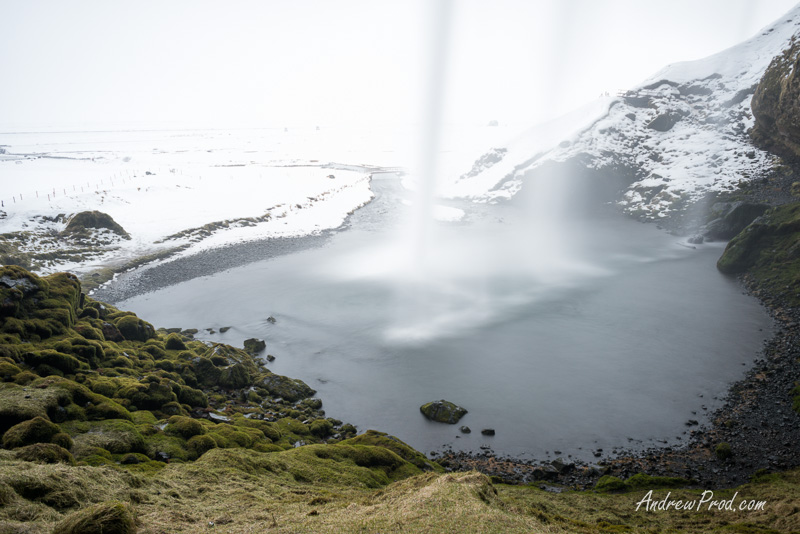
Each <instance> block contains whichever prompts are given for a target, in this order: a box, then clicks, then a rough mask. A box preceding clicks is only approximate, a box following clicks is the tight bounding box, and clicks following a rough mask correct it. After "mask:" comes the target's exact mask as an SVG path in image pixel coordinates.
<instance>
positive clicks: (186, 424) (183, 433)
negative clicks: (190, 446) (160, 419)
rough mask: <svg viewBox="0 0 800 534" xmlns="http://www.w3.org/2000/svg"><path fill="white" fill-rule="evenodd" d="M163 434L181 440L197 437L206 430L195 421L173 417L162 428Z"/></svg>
mask: <svg viewBox="0 0 800 534" xmlns="http://www.w3.org/2000/svg"><path fill="white" fill-rule="evenodd" d="M164 432H166V433H167V434H171V435H174V436H180V437H182V438H183V439H189V438H191V437H193V436H199V435H201V434H205V433H206V428H205V426H203V425H202V424H201V423H200V421H198V420H197V419H192V418H191V417H183V416H180V415H175V416H172V417H170V418H169V423H168V424H167V426H166V427H165V428H164Z"/></svg>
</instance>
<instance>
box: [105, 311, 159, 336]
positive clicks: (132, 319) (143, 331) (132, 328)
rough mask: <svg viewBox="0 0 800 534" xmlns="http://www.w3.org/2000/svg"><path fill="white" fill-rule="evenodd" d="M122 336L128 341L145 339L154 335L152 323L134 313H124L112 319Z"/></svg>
mask: <svg viewBox="0 0 800 534" xmlns="http://www.w3.org/2000/svg"><path fill="white" fill-rule="evenodd" d="M114 325H115V326H116V327H117V329H118V330H119V332H120V334H121V335H122V337H124V338H125V339H127V340H130V341H147V340H148V339H150V338H152V337H153V336H154V335H155V329H154V328H153V325H151V324H150V323H148V322H145V321H143V320H141V319H139V318H138V317H136V316H135V315H125V316H123V317H119V318H117V319H116V320H115V321H114Z"/></svg>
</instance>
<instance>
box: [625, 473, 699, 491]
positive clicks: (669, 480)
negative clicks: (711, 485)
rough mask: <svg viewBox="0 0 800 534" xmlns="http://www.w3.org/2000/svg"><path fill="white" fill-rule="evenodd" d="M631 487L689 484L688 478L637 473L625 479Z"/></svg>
mask: <svg viewBox="0 0 800 534" xmlns="http://www.w3.org/2000/svg"><path fill="white" fill-rule="evenodd" d="M625 484H626V485H627V486H629V487H630V488H632V489H655V488H681V487H684V486H687V485H689V484H690V481H689V480H686V479H685V478H678V477H657V476H650V475H646V474H644V473H637V474H635V475H633V476H632V477H630V478H629V479H627V480H625Z"/></svg>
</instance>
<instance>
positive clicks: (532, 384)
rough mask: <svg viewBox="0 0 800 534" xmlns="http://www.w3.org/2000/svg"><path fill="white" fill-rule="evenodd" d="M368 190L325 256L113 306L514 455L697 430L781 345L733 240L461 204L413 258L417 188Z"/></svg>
mask: <svg viewBox="0 0 800 534" xmlns="http://www.w3.org/2000/svg"><path fill="white" fill-rule="evenodd" d="M373 189H374V190H375V191H376V199H375V201H374V202H372V203H371V204H370V205H368V206H367V207H365V208H363V209H362V210H359V211H358V212H357V213H356V214H355V215H354V216H353V217H352V218H351V220H350V223H349V228H348V229H347V230H346V231H342V232H339V233H336V234H334V235H333V236H332V237H330V239H327V240H324V241H321V245H319V246H314V247H311V248H306V249H304V250H298V251H297V252H293V253H290V254H284V255H281V256H277V257H272V258H267V259H264V260H262V261H256V262H253V263H249V264H247V265H244V266H241V267H237V268H234V269H229V270H227V271H224V272H219V273H216V274H213V275H211V276H205V277H200V278H195V279H192V280H188V281H185V282H182V283H179V284H176V285H173V286H170V287H166V288H163V289H159V290H158V291H155V292H151V293H146V294H142V295H138V296H135V297H133V298H129V299H127V300H124V301H122V302H118V303H117V306H118V307H120V308H121V309H127V310H132V311H134V312H136V313H137V314H139V315H140V316H141V317H144V318H145V319H146V320H148V321H150V322H152V323H153V324H155V325H156V326H163V327H182V328H199V329H204V328H214V329H215V330H218V329H219V327H222V326H230V327H231V329H230V330H228V331H227V332H226V333H225V334H219V333H217V334H213V335H211V334H206V335H204V336H203V337H204V338H205V339H208V340H214V341H222V342H226V343H231V344H234V345H238V346H241V342H242V341H243V340H244V339H246V338H249V337H258V338H262V339H265V340H266V341H267V352H268V353H269V354H272V355H274V356H276V360H275V361H274V362H273V363H270V364H269V368H270V369H271V370H273V371H274V372H276V373H280V374H285V375H288V376H291V377H295V378H300V379H302V380H304V381H305V382H307V383H308V384H309V385H310V386H312V387H313V388H315V389H316V390H318V396H319V397H320V398H321V399H322V400H323V402H324V408H325V410H326V412H327V414H328V416H330V417H335V418H338V419H342V420H345V421H348V422H351V423H353V424H355V425H357V426H358V427H359V429H360V430H366V429H368V428H374V429H378V430H382V431H386V432H389V433H391V434H394V435H396V436H398V437H400V438H401V439H403V440H405V441H406V442H408V443H409V444H411V445H412V446H414V447H416V448H418V449H420V450H422V451H425V452H428V451H431V450H441V449H442V448H445V447H452V448H454V449H460V450H469V451H477V450H479V447H480V446H482V445H488V446H490V447H491V448H492V449H493V450H494V451H495V452H497V453H499V454H507V455H513V456H515V457H518V458H543V457H546V456H547V455H548V454H550V455H553V454H554V452H553V451H555V450H558V451H561V454H562V455H567V454H571V455H573V456H574V457H578V458H585V459H590V458H592V456H591V450H593V449H597V448H603V449H605V450H606V451H609V450H611V449H612V448H613V447H615V446H624V447H631V446H634V447H644V446H649V445H653V444H657V443H664V442H667V443H674V442H678V441H680V440H681V439H686V432H687V431H688V427H687V426H686V425H685V423H686V422H687V420H690V419H695V420H698V421H700V422H701V423H702V422H704V421H706V420H707V416H706V414H707V413H708V412H709V411H710V410H711V409H713V408H714V407H716V406H718V405H719V401H717V400H715V398H716V397H720V396H722V395H724V393H725V391H726V390H727V387H728V386H729V385H730V383H731V382H733V381H735V380H737V379H739V378H741V377H742V376H743V374H744V372H745V371H746V369H747V367H748V366H749V365H750V364H751V363H752V361H753V360H754V359H755V357H756V356H757V353H758V351H759V349H760V348H761V346H762V343H763V341H764V340H765V339H767V338H768V337H769V335H770V321H769V319H768V317H767V316H766V314H765V313H764V311H763V310H762V308H761V307H760V306H759V304H758V303H757V302H756V301H755V300H754V299H752V298H750V297H747V296H745V295H743V294H742V290H741V288H740V287H739V285H738V284H737V283H736V282H735V281H733V280H731V279H729V278H726V277H724V276H722V275H720V274H719V273H718V272H717V270H716V269H715V266H714V265H715V262H716V260H717V258H718V257H719V255H720V254H721V252H722V246H723V245H722V244H706V245H700V246H697V247H695V248H690V247H687V246H686V245H685V244H682V243H680V242H679V238H676V237H674V236H671V235H669V234H667V233H666V232H663V231H661V230H659V229H658V228H656V227H655V226H654V225H650V224H641V223H638V222H635V221H632V220H630V219H627V218H624V217H622V216H619V215H617V214H615V213H613V211H612V210H596V211H594V212H592V213H591V214H589V215H585V216H581V217H575V216H570V217H569V218H568V219H567V218H564V219H561V220H556V221H555V222H552V221H551V222H548V221H546V220H543V219H541V218H537V217H531V214H530V211H531V207H530V206H527V207H524V206H520V205H518V204H516V205H515V204H513V203H508V204H500V205H474V204H468V203H461V204H452V205H451V207H457V208H460V209H463V210H464V211H465V213H466V215H465V217H464V219H463V220H462V221H459V222H454V223H453V222H451V223H447V224H440V225H435V226H431V227H430V228H428V229H426V233H427V234H426V238H425V239H424V241H425V244H424V247H425V250H424V253H423V254H422V255H420V249H419V243H418V241H419V240H416V241H417V243H416V245H415V244H413V243H414V242H415V240H414V239H413V238H408V236H407V235H406V232H405V228H406V227H407V226H408V225H407V216H408V212H409V208H408V201H409V199H408V198H407V195H408V193H407V192H406V191H405V190H403V188H402V187H400V185H399V183H398V181H397V180H395V179H376V180H374V181H373ZM542 211H545V212H546V211H547V210H544V209H543V210H542ZM548 217H549V216H548ZM409 243H411V244H409ZM131 276H136V274H135V273H134V274H133V275H131ZM118 283H125V280H124V278H123V279H121V280H119V281H118ZM270 316H272V317H275V318H276V319H277V321H276V322H275V323H274V324H272V323H270V322H268V321H267V317H270ZM437 399H447V400H450V401H452V402H455V403H457V404H459V405H461V406H464V407H465V408H467V410H468V411H469V413H468V414H467V415H466V416H465V417H464V418H463V419H462V420H461V422H460V423H459V425H455V426H453V425H445V424H440V423H433V422H430V421H427V420H426V419H425V418H424V417H423V416H422V415H421V414H420V412H419V407H420V405H422V404H423V403H425V402H428V401H432V400H437ZM460 425H467V426H469V427H470V428H471V429H472V433H471V434H462V433H461V432H459V430H458V427H459V426H460ZM483 428H493V429H495V430H496V435H495V436H493V437H487V436H482V435H481V433H480V430H481V429H483Z"/></svg>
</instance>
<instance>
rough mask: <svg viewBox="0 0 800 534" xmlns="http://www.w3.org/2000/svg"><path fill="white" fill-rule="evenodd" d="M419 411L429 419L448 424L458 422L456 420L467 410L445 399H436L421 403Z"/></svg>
mask: <svg viewBox="0 0 800 534" xmlns="http://www.w3.org/2000/svg"><path fill="white" fill-rule="evenodd" d="M419 411H420V412H422V415H424V416H425V417H427V418H428V419H430V420H431V421H436V422H438V423H448V424H450V425H454V424H456V423H458V420H459V419H461V418H462V417H464V415H465V414H466V413H467V410H465V409H464V408H462V407H461V406H457V405H455V404H453V403H452V402H449V401H446V400H438V401H433V402H429V403H427V404H423V405H422V406H420V407H419Z"/></svg>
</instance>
